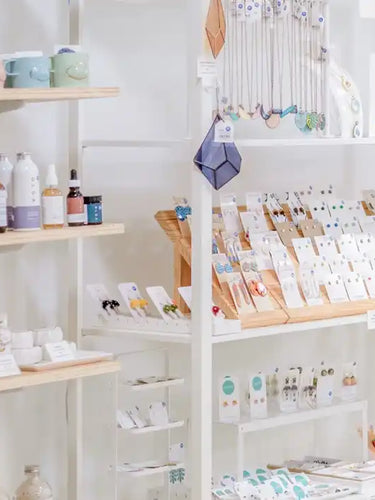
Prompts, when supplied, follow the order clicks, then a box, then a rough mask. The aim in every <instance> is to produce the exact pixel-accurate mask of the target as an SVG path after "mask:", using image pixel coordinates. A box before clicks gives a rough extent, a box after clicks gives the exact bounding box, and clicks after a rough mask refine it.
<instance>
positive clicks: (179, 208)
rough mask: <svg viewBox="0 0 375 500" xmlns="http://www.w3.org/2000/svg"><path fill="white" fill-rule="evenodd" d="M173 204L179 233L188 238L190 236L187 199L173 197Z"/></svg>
mask: <svg viewBox="0 0 375 500" xmlns="http://www.w3.org/2000/svg"><path fill="white" fill-rule="evenodd" d="M173 203H174V209H175V212H176V216H177V220H178V225H179V226H180V229H181V233H182V234H183V236H185V237H188V238H189V237H190V236H191V231H190V224H191V206H190V205H189V202H188V200H187V198H178V197H174V198H173Z"/></svg>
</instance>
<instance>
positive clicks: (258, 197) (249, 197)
mask: <svg viewBox="0 0 375 500" xmlns="http://www.w3.org/2000/svg"><path fill="white" fill-rule="evenodd" d="M246 208H247V211H248V212H255V213H257V214H259V215H263V217H264V211H263V196H262V193H253V192H248V193H246Z"/></svg>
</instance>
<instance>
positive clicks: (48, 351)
mask: <svg viewBox="0 0 375 500" xmlns="http://www.w3.org/2000/svg"><path fill="white" fill-rule="evenodd" d="M43 358H44V359H45V360H46V361H52V362H53V363H57V362H61V361H72V360H73V359H74V358H75V356H74V354H73V351H72V350H71V348H70V346H69V344H68V342H66V341H65V340H63V341H62V342H53V343H49V344H45V345H44V352H43Z"/></svg>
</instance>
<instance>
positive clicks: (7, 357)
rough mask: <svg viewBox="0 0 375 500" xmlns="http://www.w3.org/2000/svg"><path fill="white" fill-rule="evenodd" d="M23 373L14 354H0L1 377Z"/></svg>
mask: <svg viewBox="0 0 375 500" xmlns="http://www.w3.org/2000/svg"><path fill="white" fill-rule="evenodd" d="M20 373H21V371H20V369H19V368H18V365H17V363H16V360H15V359H14V357H13V355H12V354H0V377H10V376H12V375H19V374H20Z"/></svg>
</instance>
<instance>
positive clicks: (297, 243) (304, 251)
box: [292, 238, 316, 262]
mask: <svg viewBox="0 0 375 500" xmlns="http://www.w3.org/2000/svg"><path fill="white" fill-rule="evenodd" d="M292 245H293V247H294V251H295V252H296V256H297V259H298V262H304V261H307V260H309V259H311V258H312V259H314V258H315V257H316V253H315V251H314V247H313V244H312V241H311V238H293V239H292Z"/></svg>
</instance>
